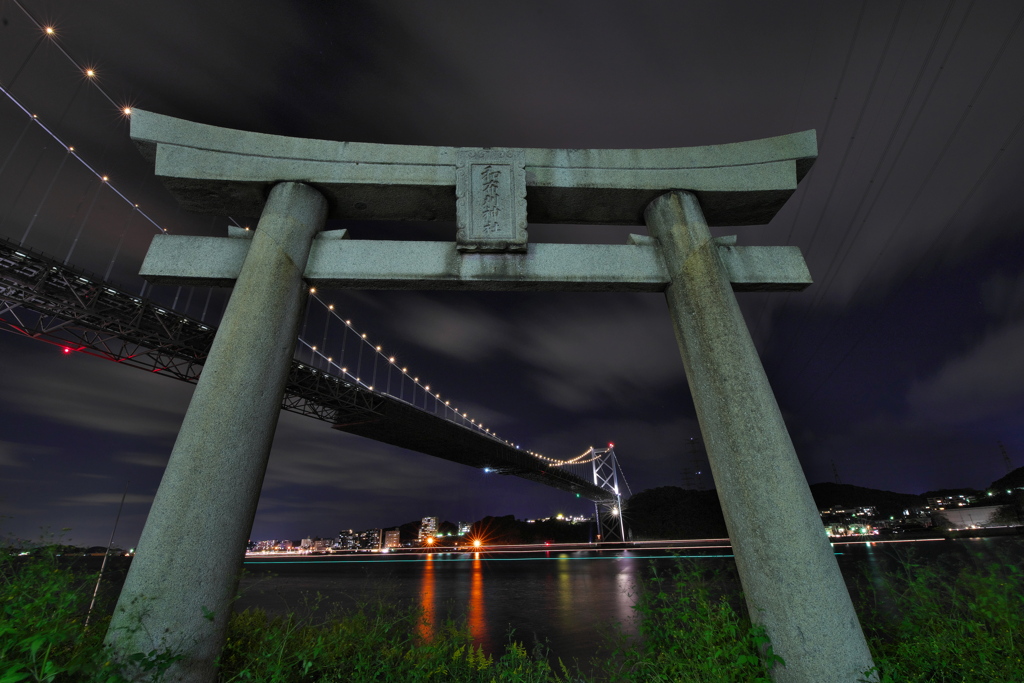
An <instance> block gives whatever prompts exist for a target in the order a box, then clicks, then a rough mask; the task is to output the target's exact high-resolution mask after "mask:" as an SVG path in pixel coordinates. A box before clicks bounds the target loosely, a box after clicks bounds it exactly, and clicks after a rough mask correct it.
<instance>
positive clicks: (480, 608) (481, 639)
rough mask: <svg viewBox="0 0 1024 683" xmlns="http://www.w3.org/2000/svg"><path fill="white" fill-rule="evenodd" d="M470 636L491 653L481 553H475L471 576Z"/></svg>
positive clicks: (485, 650)
mask: <svg viewBox="0 0 1024 683" xmlns="http://www.w3.org/2000/svg"><path fill="white" fill-rule="evenodd" d="M469 634H470V635H471V636H472V637H473V640H474V641H475V642H476V644H477V645H480V646H481V647H483V649H484V652H491V642H490V638H489V637H488V633H487V622H486V620H485V619H484V566H483V563H482V562H481V560H480V553H473V566H472V573H471V574H470V576H469Z"/></svg>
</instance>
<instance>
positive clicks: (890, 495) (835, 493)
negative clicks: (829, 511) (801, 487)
mask: <svg viewBox="0 0 1024 683" xmlns="http://www.w3.org/2000/svg"><path fill="white" fill-rule="evenodd" d="M811 495H812V496H814V504H815V505H816V506H817V508H818V509H819V510H824V509H826V508H831V507H854V506H861V505H874V506H875V507H876V508H878V513H879V514H881V515H886V516H888V515H900V514H903V511H904V510H906V509H907V508H909V507H917V506H921V505H924V504H925V497H924V495H916V494H913V493H896V492H895V491H882V490H880V489H871V488H867V487H864V486H854V485H852V484H834V483H832V482H822V483H820V484H811Z"/></svg>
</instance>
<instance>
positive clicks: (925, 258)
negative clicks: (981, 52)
mask: <svg viewBox="0 0 1024 683" xmlns="http://www.w3.org/2000/svg"><path fill="white" fill-rule="evenodd" d="M1022 130H1024V115H1022V116H1021V117H1020V118H1019V119H1018V120H1017V125H1016V126H1014V128H1013V130H1012V131H1011V132H1010V134H1009V135H1008V136H1007V137H1006V139H1005V140H1004V141H1003V144H1002V145H1000V147H999V150H998V152H997V153H996V155H995V156H994V157H993V158H992V160H991V161H989V163H988V166H986V168H985V170H984V171H983V172H982V174H981V175H980V176H979V177H978V179H977V180H976V181H975V182H974V185H972V186H971V189H970V190H969V191H968V192H967V194H966V195H965V196H964V198H963V200H962V201H961V202H960V205H959V206H958V207H957V209H956V211H954V212H953V214H952V215H951V216H950V217H949V220H947V221H946V223H945V225H943V227H942V229H941V230H939V232H938V234H937V235H936V236H935V239H934V240H933V241H932V243H931V245H930V246H929V248H928V250H927V251H925V253H924V254H923V255H922V257H921V258H920V259H918V262H917V264H916V265H915V266H914V268H913V269H911V270H910V272H909V273H907V275H906V277H904V278H903V279H902V280H901V281H900V283H899V284H898V285H897V286H896V288H895V289H894V290H893V293H892V294H891V295H890V296H889V297H888V301H889V302H893V301H895V300H896V299H897V298H898V296H899V294H901V293H902V292H903V289H904V288H905V287H906V286H907V284H908V283H910V282H911V281H912V280H913V278H914V275H915V274H916V273H917V271H918V269H919V268H921V267H922V266H923V265H924V264H926V263H928V262H929V261H930V257H931V254H932V251H933V250H934V249H935V248H936V247H937V246H938V245H939V243H940V242H941V241H942V238H943V237H944V236H945V234H946V231H947V230H948V229H949V227H950V226H951V225H952V224H953V222H954V221H955V219H956V217H957V216H958V215H960V212H961V211H963V209H964V207H965V206H967V204H968V203H969V202H970V200H971V199H972V198H973V197H974V194H975V193H976V192H977V191H978V188H980V187H981V186H982V185H983V184H984V182H985V181H986V180H987V179H988V176H989V175H990V174H991V172H992V169H993V168H995V166H996V164H997V163H998V161H999V159H1000V158H1002V156H1003V153H1004V152H1005V151H1006V150H1007V148H1009V146H1010V145H1011V144H1012V142H1013V140H1014V138H1016V137H1017V135H1019V134H1020V132H1021V131H1022ZM867 336H868V331H867V330H866V329H864V330H862V331H861V334H860V335H859V336H858V337H857V338H856V339H855V340H854V342H853V344H852V345H851V346H850V348H849V349H848V350H847V351H846V353H844V354H843V356H842V357H841V358H840V359H839V361H838V362H836V364H835V365H834V366H833V367H832V369H831V370H830V371H829V372H828V374H826V375H825V376H824V377H823V378H822V380H821V381H820V382H819V383H818V384H817V386H815V387H814V389H813V390H812V391H811V393H810V394H809V395H808V400H810V399H812V398H814V396H816V395H817V393H818V392H819V391H820V390H821V389H822V387H824V386H825V385H826V384H827V383H828V381H829V380H830V379H832V376H833V375H834V374H835V373H836V371H837V370H839V368H840V367H842V365H843V363H845V362H846V359H847V358H849V357H850V354H852V353H853V352H854V350H856V349H857V348H858V347H859V346H860V345H861V343H863V341H864V340H865V339H867Z"/></svg>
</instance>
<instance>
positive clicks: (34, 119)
mask: <svg viewBox="0 0 1024 683" xmlns="http://www.w3.org/2000/svg"><path fill="white" fill-rule="evenodd" d="M0 92H3V94H4V95H6V96H7V99H8V100H10V101H11V102H12V103H13V104H14V106H16V107H17V108H18V109H20V110H21V111H22V112H24V114H25V115H26V116H28V117H29V118H30V119H31V120H32V122H33V123H35V124H36V125H38V126H39V127H40V128H41V129H42V130H43V131H45V132H46V134H47V135H49V136H50V137H51V138H53V140H54V141H56V142H57V144H59V145H60V146H61V147H63V148H64V149H69V148H70V147H71V145H68V144H66V143H65V142H64V141H63V140H62V139H61V138H60V137H59V136H58V135H57V134H56V133H54V132H53V131H52V130H50V129H49V128H48V127H47V126H46V125H45V124H44V123H43V122H42V121H40V120H39V117H38V116H36V115H35V114H33V113H32V112H30V111H29V110H28V109H27V108H25V106H24V105H22V103H21V102H20V101H19V100H18V99H17V98H16V97H14V95H12V94H11V92H10V91H9V90H7V88H5V87H3V86H2V85H0ZM71 155H72V156H73V157H75V159H77V160H78V162H79V163H80V164H82V165H83V166H84V167H85V168H86V169H88V170H89V172H90V173H92V174H93V175H94V176H96V177H97V178H100V179H102V178H103V174H102V173H100V172H98V171H97V170H96V169H95V168H93V167H92V166H90V165H89V164H88V162H86V161H85V159H83V158H82V157H81V156H79V154H78V152H71ZM108 186H109V187H110V189H111V190H113V191H114V194H116V195H117V196H118V197H120V198H121V199H122V200H123V201H124V202H125V203H126V204H129V205H130V206H133V207H134V206H136V205H135V203H134V202H132V201H131V200H130V199H128V197H126V196H124V194H122V193H121V191H120V190H118V189H117V188H116V187H114V185H112V184H109V183H108ZM139 215H141V216H142V217H143V218H145V219H146V220H147V221H149V222H150V223H151V224H152V225H153V227H154V228H156V229H157V230H159V231H160V232H163V233H167V232H168V231H167V230H165V229H164V228H163V227H161V226H160V225H159V224H158V223H157V222H156V221H154V220H153V219H152V218H150V217H149V216H148V215H147V214H146V212H144V211H142V210H140V211H139Z"/></svg>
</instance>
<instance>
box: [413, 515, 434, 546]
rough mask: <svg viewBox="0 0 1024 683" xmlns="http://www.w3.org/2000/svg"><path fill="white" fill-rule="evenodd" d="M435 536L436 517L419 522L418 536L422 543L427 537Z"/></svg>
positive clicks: (425, 518)
mask: <svg viewBox="0 0 1024 683" xmlns="http://www.w3.org/2000/svg"><path fill="white" fill-rule="evenodd" d="M436 535H437V517H424V518H423V520H422V521H421V522H420V534H419V537H418V538H419V540H420V541H421V542H422V541H424V540H426V539H427V537H428V536H436Z"/></svg>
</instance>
